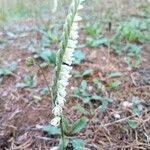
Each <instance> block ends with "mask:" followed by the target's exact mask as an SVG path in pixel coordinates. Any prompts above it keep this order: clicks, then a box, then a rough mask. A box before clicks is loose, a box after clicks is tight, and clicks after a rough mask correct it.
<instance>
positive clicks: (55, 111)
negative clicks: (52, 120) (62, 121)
mask: <svg viewBox="0 0 150 150" xmlns="http://www.w3.org/2000/svg"><path fill="white" fill-rule="evenodd" d="M52 113H53V114H54V115H55V116H60V115H61V113H62V107H61V106H59V105H56V106H55V107H54V108H53V110H52Z"/></svg>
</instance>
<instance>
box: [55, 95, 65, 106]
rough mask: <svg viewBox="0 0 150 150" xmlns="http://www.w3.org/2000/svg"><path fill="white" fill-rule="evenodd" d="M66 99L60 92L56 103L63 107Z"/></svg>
mask: <svg viewBox="0 0 150 150" xmlns="http://www.w3.org/2000/svg"><path fill="white" fill-rule="evenodd" d="M65 101H66V99H65V98H63V97H62V96H60V95H59V94H58V95H57V98H56V102H55V105H60V106H61V107H62V106H64V102H65Z"/></svg>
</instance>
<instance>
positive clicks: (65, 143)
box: [58, 139, 69, 150]
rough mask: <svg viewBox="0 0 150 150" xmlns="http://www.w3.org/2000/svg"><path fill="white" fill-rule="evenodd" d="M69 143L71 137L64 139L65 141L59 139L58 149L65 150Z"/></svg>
mask: <svg viewBox="0 0 150 150" xmlns="http://www.w3.org/2000/svg"><path fill="white" fill-rule="evenodd" d="M68 144H69V139H64V141H63V140H60V141H59V147H58V150H64V149H66V148H67V146H68Z"/></svg>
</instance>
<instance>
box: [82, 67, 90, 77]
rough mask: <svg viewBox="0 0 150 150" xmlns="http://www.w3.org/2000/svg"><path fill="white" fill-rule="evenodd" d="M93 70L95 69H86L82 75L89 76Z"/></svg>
mask: <svg viewBox="0 0 150 150" xmlns="http://www.w3.org/2000/svg"><path fill="white" fill-rule="evenodd" d="M92 72H93V69H90V68H89V69H86V70H85V71H84V72H83V74H82V77H86V76H89V75H91V74H92Z"/></svg>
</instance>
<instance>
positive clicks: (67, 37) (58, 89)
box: [51, 0, 85, 149]
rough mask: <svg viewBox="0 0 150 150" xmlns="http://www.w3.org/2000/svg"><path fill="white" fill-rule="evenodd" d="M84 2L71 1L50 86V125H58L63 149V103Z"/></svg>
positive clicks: (78, 0)
mask: <svg viewBox="0 0 150 150" xmlns="http://www.w3.org/2000/svg"><path fill="white" fill-rule="evenodd" d="M84 1H85V0H73V1H72V4H71V7H70V13H69V15H68V16H67V19H66V23H65V25H64V32H63V35H62V40H61V43H60V49H59V50H58V52H57V56H56V67H55V73H54V81H53V86H52V96H53V104H54V108H53V110H52V113H53V114H54V118H53V119H52V120H51V125H53V126H55V127H57V126H59V125H60V128H61V138H62V143H63V144H62V145H63V149H65V148H64V147H65V146H64V145H65V143H64V129H63V115H62V109H63V106H64V103H65V102H66V99H65V97H66V95H67V92H66V87H67V85H68V84H69V78H70V77H71V75H70V72H71V69H72V66H71V64H72V61H73V52H74V50H75V48H76V45H77V43H78V37H79V35H78V30H79V25H78V22H79V21H81V20H82V18H81V17H80V16H79V15H78V11H79V10H81V9H82V8H83V5H82V2H84ZM82 122H83V120H81V121H80V122H79V123H82ZM77 123H78V122H77ZM83 124H84V123H83Z"/></svg>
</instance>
